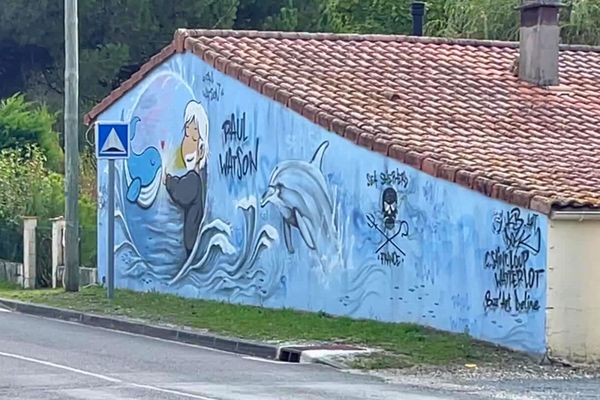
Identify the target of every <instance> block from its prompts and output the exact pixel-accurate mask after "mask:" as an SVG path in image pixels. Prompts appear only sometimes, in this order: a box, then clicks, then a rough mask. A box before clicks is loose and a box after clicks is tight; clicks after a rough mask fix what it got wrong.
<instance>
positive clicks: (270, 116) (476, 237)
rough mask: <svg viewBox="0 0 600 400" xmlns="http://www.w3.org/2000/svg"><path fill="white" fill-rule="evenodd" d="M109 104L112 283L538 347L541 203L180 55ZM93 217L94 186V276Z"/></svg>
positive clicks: (102, 185)
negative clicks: (465, 176) (116, 138)
mask: <svg viewBox="0 0 600 400" xmlns="http://www.w3.org/2000/svg"><path fill="white" fill-rule="evenodd" d="M119 117H120V118H121V120H123V121H128V122H129V123H130V124H131V127H132V132H134V135H132V143H131V148H132V150H133V152H134V155H133V156H132V158H131V159H130V160H128V161H117V173H118V178H117V188H116V192H117V201H116V210H117V214H116V217H115V218H116V221H117V226H118V230H117V232H116V243H117V246H116V254H117V273H118V275H117V285H118V286H121V287H127V288H131V289H134V290H159V291H163V292H169V293H177V294H180V295H183V296H190V297H201V298H207V299H215V300H224V301H231V302H243V303H247V304H256V305H263V306H267V307H287V308H296V309H302V310H310V311H325V312H328V313H331V314H337V315H348V316H352V317H356V318H371V319H377V320H384V321H404V322H413V323H420V324H425V325H429V326H433V327H435V328H439V329H445V330H451V331H457V332H468V333H469V334H471V335H473V336H475V337H478V338H481V339H486V340H491V341H494V342H496V343H500V344H505V345H508V346H511V347H514V348H518V349H524V350H529V351H535V352H542V351H543V350H544V349H545V343H544V327H545V319H544V318H545V316H544V312H543V310H544V308H545V287H546V280H545V279H546V277H545V263H546V253H545V248H544V244H545V240H546V229H547V221H546V217H544V216H541V215H538V214H535V213H533V212H529V211H526V210H523V209H519V208H514V207H511V206H509V205H507V204H504V203H501V202H498V201H495V200H492V199H490V198H487V197H484V196H482V195H480V194H477V193H474V192H471V191H469V190H467V189H464V188H462V187H460V186H458V185H455V184H453V183H450V182H446V181H442V180H439V179H436V178H433V177H430V176H428V175H425V174H423V173H421V172H420V171H417V170H414V169H412V168H410V167H408V166H405V165H402V164H400V163H398V162H395V161H394V160H390V159H387V158H385V157H382V156H381V155H379V154H376V153H374V152H371V151H369V150H367V149H363V148H360V147H358V146H356V145H354V144H352V143H349V142H347V141H346V140H345V139H343V138H341V137H339V136H337V135H335V134H332V133H329V132H326V131H325V130H323V129H322V128H320V127H318V126H316V125H314V124H312V123H311V122H309V121H307V120H306V119H304V118H302V117H301V116H299V115H297V114H295V113H293V112H292V111H290V110H288V109H286V108H284V107H282V106H280V105H279V104H277V103H275V102H273V101H271V100H268V99H266V98H264V97H262V96H261V95H260V94H258V93H256V92H254V91H252V90H251V89H249V88H247V87H245V86H244V85H242V84H241V83H239V82H237V81H235V80H233V79H231V78H229V77H227V76H225V75H223V74H221V73H220V72H218V71H215V70H213V69H212V68H211V67H210V66H208V65H206V64H204V63H203V62H202V61H200V60H199V59H198V58H196V57H195V56H193V55H187V54H186V55H177V56H174V57H172V58H171V59H170V60H169V61H168V62H166V63H165V64H163V65H162V66H160V67H159V68H157V69H156V70H155V71H154V72H153V73H152V74H150V75H149V76H148V77H147V78H146V79H145V80H144V81H143V83H142V84H140V85H138V86H137V87H136V88H134V89H133V90H132V91H131V92H129V94H128V95H127V96H125V97H124V98H123V99H121V100H119V102H118V103H117V104H116V105H115V106H113V107H112V108H111V109H109V110H108V111H107V112H106V113H105V114H104V115H103V116H102V118H103V119H118V118H119ZM365 178H366V179H365ZM105 190H106V163H105V162H103V161H100V163H99V191H100V192H101V193H104V192H105ZM107 218H108V216H107V215H106V207H105V202H104V201H103V199H102V198H100V201H99V240H98V246H99V260H98V265H99V266H100V274H101V277H102V274H104V273H105V272H104V270H103V268H104V267H103V266H105V265H106V264H105V257H106V248H105V245H106V244H105V241H104V240H103V238H104V237H105V234H106V220H107ZM490 225H491V229H490Z"/></svg>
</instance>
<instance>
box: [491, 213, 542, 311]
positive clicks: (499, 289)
mask: <svg viewBox="0 0 600 400" xmlns="http://www.w3.org/2000/svg"><path fill="white" fill-rule="evenodd" d="M537 218H538V217H537V215H535V214H532V215H529V216H527V219H524V218H523V217H522V216H521V211H520V210H519V209H518V208H513V209H512V210H510V211H506V212H496V213H495V214H494V217H493V221H492V232H493V233H494V234H495V235H498V236H500V237H501V238H502V243H503V244H502V245H501V246H497V247H496V248H493V249H491V250H488V251H486V253H485V256H484V261H483V267H484V269H486V270H491V271H493V272H494V287H493V289H489V290H487V291H486V292H485V295H484V307H485V309H486V310H501V311H505V312H508V313H511V312H516V313H528V312H531V311H539V309H540V302H539V300H538V299H535V298H533V297H532V295H531V291H532V290H534V289H537V288H539V287H540V283H541V281H542V278H543V274H544V273H545V270H544V269H543V268H536V267H534V266H531V265H529V264H530V259H531V256H532V255H533V256H535V255H537V254H538V253H539V252H540V247H541V231H540V228H539V226H538V220H537Z"/></svg>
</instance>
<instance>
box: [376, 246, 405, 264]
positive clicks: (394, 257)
mask: <svg viewBox="0 0 600 400" xmlns="http://www.w3.org/2000/svg"><path fill="white" fill-rule="evenodd" d="M404 255H405V254H404V252H399V251H396V250H394V251H385V250H382V251H380V252H379V255H378V256H377V258H378V259H379V262H381V265H383V266H386V267H399V266H401V265H402V264H403V263H404Z"/></svg>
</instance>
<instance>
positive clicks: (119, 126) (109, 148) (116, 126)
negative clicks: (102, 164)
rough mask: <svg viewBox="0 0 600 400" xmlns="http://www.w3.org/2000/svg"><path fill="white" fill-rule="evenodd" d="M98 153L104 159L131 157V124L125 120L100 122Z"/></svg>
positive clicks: (97, 137) (97, 142) (98, 124)
mask: <svg viewBox="0 0 600 400" xmlns="http://www.w3.org/2000/svg"><path fill="white" fill-rule="evenodd" d="M96 155H97V157H98V158H104V159H111V158H112V159H115V158H127V157H129V125H128V124H127V123H125V122H98V123H97V124H96Z"/></svg>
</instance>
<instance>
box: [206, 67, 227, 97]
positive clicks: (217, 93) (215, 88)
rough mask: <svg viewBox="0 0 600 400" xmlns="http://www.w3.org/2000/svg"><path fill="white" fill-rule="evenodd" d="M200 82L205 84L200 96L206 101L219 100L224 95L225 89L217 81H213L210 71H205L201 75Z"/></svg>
mask: <svg viewBox="0 0 600 400" xmlns="http://www.w3.org/2000/svg"><path fill="white" fill-rule="evenodd" d="M202 83H204V84H205V85H206V86H205V87H204V89H202V96H204V98H205V99H206V100H207V101H209V102H210V101H219V100H221V98H222V97H223V96H224V95H225V90H224V89H223V87H222V86H221V84H220V83H219V82H215V78H214V75H213V73H212V71H209V72H207V73H206V74H204V76H203V77H202Z"/></svg>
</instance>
